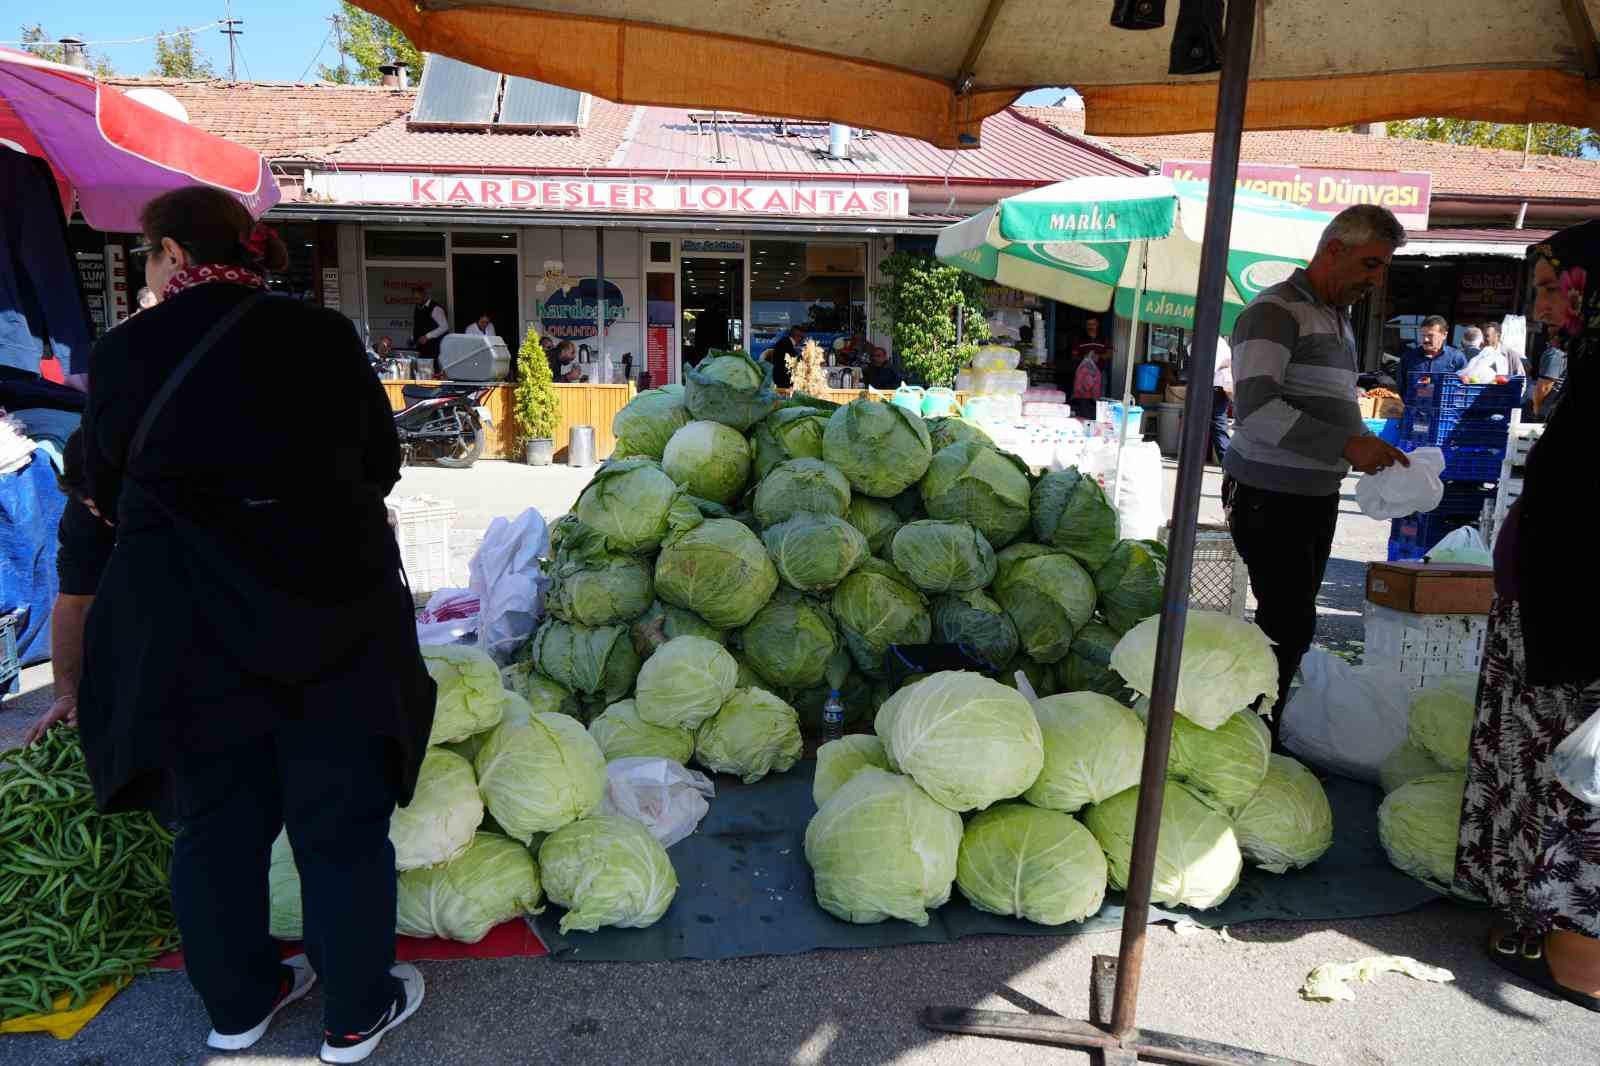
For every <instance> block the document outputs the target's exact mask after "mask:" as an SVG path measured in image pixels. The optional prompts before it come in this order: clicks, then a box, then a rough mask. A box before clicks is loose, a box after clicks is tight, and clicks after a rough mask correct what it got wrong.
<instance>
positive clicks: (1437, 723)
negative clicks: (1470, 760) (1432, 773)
mask: <svg viewBox="0 0 1600 1066" xmlns="http://www.w3.org/2000/svg"><path fill="white" fill-rule="evenodd" d="M1477 700H1478V678H1477V675H1476V674H1449V675H1447V676H1445V677H1443V678H1441V679H1440V680H1439V682H1438V683H1436V684H1432V685H1429V686H1428V687H1427V688H1424V689H1422V690H1420V691H1418V692H1415V693H1413V694H1412V696H1411V717H1410V719H1409V723H1408V725H1407V729H1406V735H1407V737H1408V738H1409V739H1410V741H1411V743H1412V744H1415V745H1416V746H1417V747H1419V748H1421V749H1422V750H1423V751H1425V752H1427V753H1428V754H1429V755H1431V756H1433V759H1434V761H1435V762H1437V763H1438V764H1439V765H1440V766H1442V767H1444V768H1445V769H1446V770H1465V769H1466V768H1467V750H1468V748H1470V747H1471V744H1472V722H1473V719H1474V718H1475V717H1477V710H1478V708H1477Z"/></svg>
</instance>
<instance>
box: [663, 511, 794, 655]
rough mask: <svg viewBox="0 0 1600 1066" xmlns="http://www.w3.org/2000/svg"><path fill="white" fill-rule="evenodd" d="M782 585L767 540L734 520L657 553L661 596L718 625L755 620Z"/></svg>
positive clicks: (710, 524) (701, 529)
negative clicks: (769, 554)
mask: <svg viewBox="0 0 1600 1066" xmlns="http://www.w3.org/2000/svg"><path fill="white" fill-rule="evenodd" d="M777 587H778V569H777V567H775V566H773V565H772V559H771V557H770V556H768V555H767V549H766V547H765V546H764V545H763V544H762V543H761V539H760V538H759V537H757V536H756V535H755V534H754V533H752V532H751V531H750V529H749V527H747V526H745V525H743V524H742V523H740V522H737V521H735V520H734V519H731V518H713V519H709V520H707V521H705V522H703V523H701V524H700V525H699V526H697V527H695V528H694V529H691V530H689V531H688V532H687V533H684V534H683V535H681V536H677V537H674V538H672V539H670V540H668V541H667V543H666V545H665V546H664V547H663V548H662V549H661V554H660V555H659V556H657V557H656V595H658V596H660V597H661V598H662V599H663V600H665V601H666V602H667V603H670V604H674V605H676V606H678V607H683V608H685V609H687V610H690V611H693V612H694V613H695V614H697V615H699V616H700V617H701V618H703V619H704V620H705V621H706V622H707V623H708V624H710V625H713V626H716V627H717V628H718V629H732V628H734V627H736V626H742V625H744V624H745V623H746V622H748V621H750V619H751V618H753V617H755V613H756V612H757V611H759V610H760V609H761V605H762V604H764V603H766V602H767V600H768V598H770V597H771V596H772V593H773V592H774V591H775V590H776V589H777ZM658 654H659V653H658ZM652 658H654V657H653V656H652Z"/></svg>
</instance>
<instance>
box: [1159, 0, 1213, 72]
mask: <svg viewBox="0 0 1600 1066" xmlns="http://www.w3.org/2000/svg"><path fill="white" fill-rule="evenodd" d="M1221 69H1222V0H1178V21H1177V24H1176V25H1175V26H1174V27H1173V29H1172V56H1171V58H1170V59H1169V61H1168V63H1167V73H1168V74H1212V73H1215V72H1216V71H1219V70H1221Z"/></svg>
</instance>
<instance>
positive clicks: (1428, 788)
mask: <svg viewBox="0 0 1600 1066" xmlns="http://www.w3.org/2000/svg"><path fill="white" fill-rule="evenodd" d="M1466 788H1467V778H1466V775H1465V774H1457V773H1445V774H1433V775H1430V776H1428V777H1419V778H1417V779H1416V780H1415V781H1412V782H1410V783H1409V784H1405V785H1401V786H1400V787H1399V788H1397V789H1395V790H1394V791H1393V792H1391V793H1389V794H1388V795H1387V796H1385V797H1384V799H1383V803H1382V804H1381V805H1379V807H1378V842H1379V843H1380V844H1382V845H1383V850H1384V853H1385V854H1386V855H1388V856H1389V862H1390V864H1391V865H1393V866H1394V868H1395V869H1397V870H1399V871H1401V872H1402V873H1407V874H1410V875H1411V876H1412V877H1415V878H1416V879H1417V880H1418V881H1421V882H1422V883H1423V884H1425V885H1427V886H1428V887H1429V888H1432V889H1434V890H1436V891H1439V892H1443V893H1446V894H1448V893H1449V892H1450V891H1451V886H1452V885H1453V884H1454V882H1455V876H1456V846H1457V844H1458V843H1459V841H1460V837H1461V798H1462V795H1463V794H1464V793H1465V792H1466Z"/></svg>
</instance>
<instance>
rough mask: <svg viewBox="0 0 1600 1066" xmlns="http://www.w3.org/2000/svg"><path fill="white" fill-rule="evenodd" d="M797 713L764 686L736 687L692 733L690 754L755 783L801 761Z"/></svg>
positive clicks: (716, 769)
mask: <svg viewBox="0 0 1600 1066" xmlns="http://www.w3.org/2000/svg"><path fill="white" fill-rule="evenodd" d="M801 748H802V743H801V740H800V718H799V716H798V715H796V714H795V711H794V708H793V707H791V706H789V705H788V704H787V703H785V702H783V701H782V700H780V699H779V698H778V697H776V696H774V695H773V694H772V693H770V692H768V691H766V690H765V689H759V688H741V689H735V690H734V691H733V695H731V696H729V697H728V700H727V702H726V703H724V704H723V705H722V709H721V710H719V711H717V713H716V714H714V715H712V716H711V717H710V718H708V719H707V720H706V721H705V723H704V724H702V725H701V726H700V728H699V730H698V731H697V732H696V733H695V736H694V757H695V759H696V761H698V762H699V763H700V765H701V766H704V767H705V768H706V769H707V770H710V771H712V772H713V773H719V774H736V775H738V777H739V778H740V779H741V780H743V781H744V783H745V784H747V785H753V784H755V783H756V782H757V781H759V780H761V779H762V778H763V777H766V776H767V774H769V773H779V774H781V773H783V772H784V771H785V770H787V769H789V768H790V767H791V766H793V765H794V764H795V763H797V762H799V761H800V751H801Z"/></svg>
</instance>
